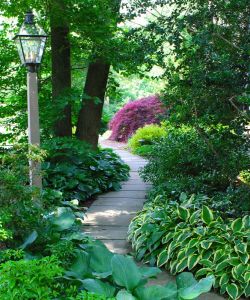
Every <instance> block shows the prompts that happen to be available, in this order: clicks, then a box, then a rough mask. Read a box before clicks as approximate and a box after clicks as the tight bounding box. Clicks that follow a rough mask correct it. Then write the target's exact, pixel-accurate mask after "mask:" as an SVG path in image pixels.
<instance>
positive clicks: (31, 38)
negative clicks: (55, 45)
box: [14, 11, 47, 188]
mask: <svg viewBox="0 0 250 300" xmlns="http://www.w3.org/2000/svg"><path fill="white" fill-rule="evenodd" d="M46 39H47V35H46V34H45V32H44V31H43V30H42V29H41V28H40V27H39V26H37V25H36V24H35V22H34V15H33V13H32V12H31V11H29V12H27V13H26V16H25V20H24V23H23V25H22V27H21V29H20V31H19V33H18V34H17V35H16V36H15V38H14V40H15V42H16V45H17V49H18V53H19V56H20V59H21V62H22V64H23V65H24V66H26V68H27V70H28V74H27V85H28V88H27V92H28V133H29V143H30V144H31V145H35V146H39V145H40V128H39V109H38V85H37V70H38V67H39V65H40V64H41V61H42V57H43V53H44V49H45V43H46ZM29 163H30V183H31V185H32V186H37V187H39V188H41V187H42V177H41V175H40V165H39V164H38V163H36V162H34V161H32V160H31V161H30V162H29Z"/></svg>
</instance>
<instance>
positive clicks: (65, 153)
mask: <svg viewBox="0 0 250 300" xmlns="http://www.w3.org/2000/svg"><path fill="white" fill-rule="evenodd" d="M44 148H45V149H46V150H47V153H48V159H47V161H46V162H45V163H44V164H43V170H44V171H45V176H44V184H45V187H50V188H53V189H55V190H59V191H60V192H62V194H63V197H64V198H65V199H67V200H71V199H77V200H86V199H87V198H90V197H92V196H93V195H96V194H99V193H103V192H106V191H108V190H118V189H119V188H120V182H121V181H125V180H127V178H128V171H129V167H128V166H127V165H125V164H124V163H123V162H122V161H121V159H120V158H119V157H118V156H117V155H116V154H115V153H114V152H113V151H112V150H111V149H110V150H109V149H103V150H97V151H93V150H91V149H90V147H89V146H87V145H86V144H84V143H82V142H80V141H77V140H70V139H64V138H58V139H53V140H51V141H49V142H48V143H47V144H46V145H44Z"/></svg>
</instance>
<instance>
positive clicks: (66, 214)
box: [51, 207, 76, 231]
mask: <svg viewBox="0 0 250 300" xmlns="http://www.w3.org/2000/svg"><path fill="white" fill-rule="evenodd" d="M75 219H76V218H75V215H74V213H73V211H72V209H71V208H69V207H58V208H57V211H56V214H55V216H54V217H53V218H52V219H51V223H52V224H53V225H54V226H55V227H56V229H57V230H58V231H63V230H67V229H69V228H71V227H72V226H73V224H74V223H75Z"/></svg>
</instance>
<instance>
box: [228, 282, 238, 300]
mask: <svg viewBox="0 0 250 300" xmlns="http://www.w3.org/2000/svg"><path fill="white" fill-rule="evenodd" d="M226 291H227V293H228V295H229V296H230V297H231V298H232V299H237V298H238V296H239V289H238V286H237V285H236V284H235V283H231V284H228V285H227V287H226Z"/></svg>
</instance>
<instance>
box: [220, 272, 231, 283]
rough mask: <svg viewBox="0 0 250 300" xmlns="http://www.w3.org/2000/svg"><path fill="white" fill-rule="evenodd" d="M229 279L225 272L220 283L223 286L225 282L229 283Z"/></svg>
mask: <svg viewBox="0 0 250 300" xmlns="http://www.w3.org/2000/svg"><path fill="white" fill-rule="evenodd" d="M228 281H229V275H228V274H227V273H224V274H223V275H222V276H221V278H220V281H219V284H220V286H222V285H224V284H227V283H228Z"/></svg>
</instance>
